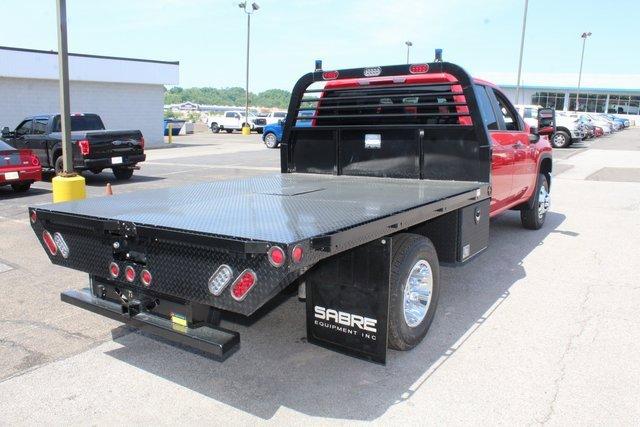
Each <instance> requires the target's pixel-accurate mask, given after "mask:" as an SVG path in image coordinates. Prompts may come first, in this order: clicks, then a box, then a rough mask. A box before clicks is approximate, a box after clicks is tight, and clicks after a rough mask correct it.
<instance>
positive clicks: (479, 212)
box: [456, 199, 489, 262]
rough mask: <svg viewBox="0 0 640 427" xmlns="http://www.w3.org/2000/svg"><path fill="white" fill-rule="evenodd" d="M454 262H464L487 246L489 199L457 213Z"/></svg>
mask: <svg viewBox="0 0 640 427" xmlns="http://www.w3.org/2000/svg"><path fill="white" fill-rule="evenodd" d="M458 225H459V228H458V248H457V256H456V261H458V262H462V261H466V260H468V259H469V258H471V257H473V256H474V255H476V254H478V253H480V252H482V251H483V250H484V249H486V247H487V246H488V245H489V199H486V200H483V201H481V202H478V203H474V204H473V205H470V206H467V207H466V208H462V209H460V210H459V211H458Z"/></svg>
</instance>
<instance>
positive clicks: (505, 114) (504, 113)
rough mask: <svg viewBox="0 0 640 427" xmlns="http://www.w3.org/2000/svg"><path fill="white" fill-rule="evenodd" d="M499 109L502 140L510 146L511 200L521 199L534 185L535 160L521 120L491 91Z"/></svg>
mask: <svg viewBox="0 0 640 427" xmlns="http://www.w3.org/2000/svg"><path fill="white" fill-rule="evenodd" d="M493 93H494V95H495V98H496V101H497V107H498V109H499V114H498V122H500V118H502V121H503V123H502V125H503V127H504V132H503V134H504V138H505V140H508V143H511V144H512V147H513V151H514V153H513V154H514V159H513V184H512V186H513V198H514V199H516V200H517V199H521V198H523V197H524V196H525V195H526V194H527V193H528V192H529V190H530V189H531V187H532V186H534V185H535V181H536V178H537V175H536V173H535V167H536V163H535V159H534V155H533V152H532V147H531V145H530V141H529V134H528V132H527V129H526V126H525V124H524V121H523V120H522V118H521V117H520V116H519V115H518V113H517V112H516V110H515V108H514V107H513V105H512V104H511V102H509V100H508V99H507V98H506V97H505V96H504V94H502V93H501V92H500V91H498V90H495V89H493Z"/></svg>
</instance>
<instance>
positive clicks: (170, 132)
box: [168, 123, 173, 144]
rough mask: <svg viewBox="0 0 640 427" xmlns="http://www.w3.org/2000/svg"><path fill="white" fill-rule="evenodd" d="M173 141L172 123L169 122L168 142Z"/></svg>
mask: <svg viewBox="0 0 640 427" xmlns="http://www.w3.org/2000/svg"><path fill="white" fill-rule="evenodd" d="M172 142H173V123H169V142H168V143H169V144H171V143H172Z"/></svg>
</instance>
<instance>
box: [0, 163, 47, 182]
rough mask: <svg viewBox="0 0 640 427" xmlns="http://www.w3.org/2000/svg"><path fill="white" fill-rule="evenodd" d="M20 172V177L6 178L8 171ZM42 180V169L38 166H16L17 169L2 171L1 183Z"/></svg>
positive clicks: (0, 172) (0, 175)
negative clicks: (26, 167) (25, 167)
mask: <svg viewBox="0 0 640 427" xmlns="http://www.w3.org/2000/svg"><path fill="white" fill-rule="evenodd" d="M7 172H9V173H11V172H18V179H6V175H5V174H6V173H7ZM41 180H42V169H41V168H40V167H39V166H38V167H37V168H35V167H34V168H28V169H24V168H16V169H15V170H4V169H3V170H1V171H0V185H9V184H18V183H20V182H35V181H41Z"/></svg>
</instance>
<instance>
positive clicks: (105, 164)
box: [74, 154, 147, 170]
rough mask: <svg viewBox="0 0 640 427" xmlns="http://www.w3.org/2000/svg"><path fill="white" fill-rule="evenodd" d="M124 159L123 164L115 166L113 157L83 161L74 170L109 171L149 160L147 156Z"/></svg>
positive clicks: (125, 156) (141, 155)
mask: <svg viewBox="0 0 640 427" xmlns="http://www.w3.org/2000/svg"><path fill="white" fill-rule="evenodd" d="M121 157H122V163H119V164H115V165H114V164H113V163H112V160H111V157H106V158H101V159H82V160H81V161H80V162H78V163H77V164H76V165H74V169H80V170H83V169H107V168H112V167H130V166H135V165H136V164H137V163H140V162H144V161H145V160H146V158H147V156H146V154H136V155H129V156H127V155H124V156H121Z"/></svg>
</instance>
